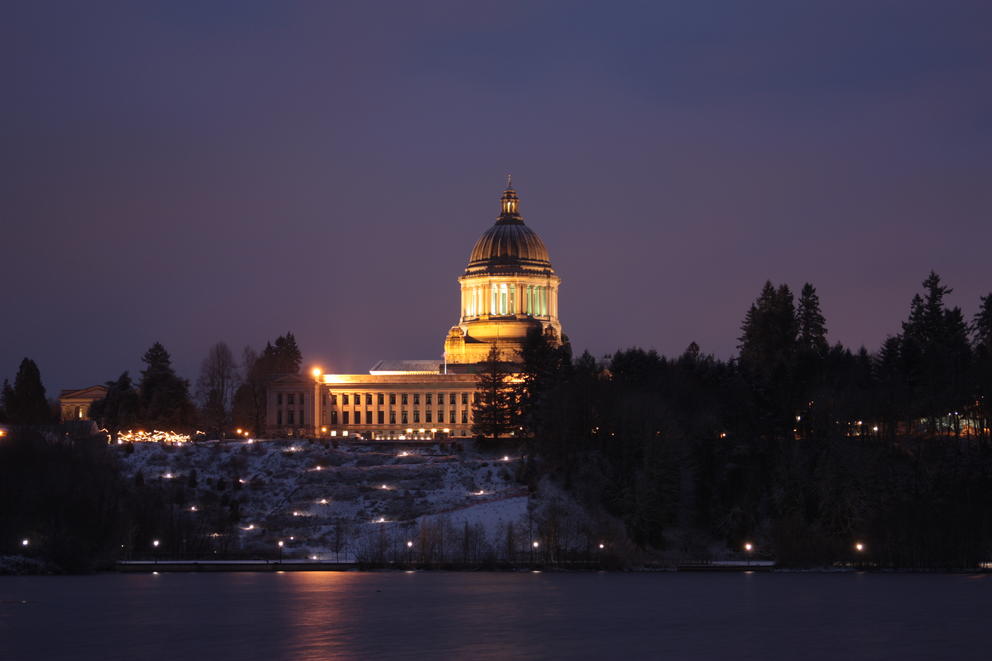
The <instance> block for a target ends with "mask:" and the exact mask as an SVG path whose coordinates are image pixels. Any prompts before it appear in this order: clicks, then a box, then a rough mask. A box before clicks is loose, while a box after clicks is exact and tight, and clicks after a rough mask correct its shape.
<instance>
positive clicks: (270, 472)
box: [115, 440, 530, 561]
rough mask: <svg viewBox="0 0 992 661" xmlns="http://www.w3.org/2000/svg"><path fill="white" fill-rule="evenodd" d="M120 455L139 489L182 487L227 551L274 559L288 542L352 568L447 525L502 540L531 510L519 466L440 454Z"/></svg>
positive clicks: (307, 447)
mask: <svg viewBox="0 0 992 661" xmlns="http://www.w3.org/2000/svg"><path fill="white" fill-rule="evenodd" d="M115 450H116V451H117V452H118V453H119V456H120V458H121V460H122V462H123V464H124V467H125V468H124V470H125V472H126V474H128V475H129V477H131V479H139V478H137V474H138V473H140V474H141V477H140V479H142V480H143V481H144V482H145V483H146V484H153V483H160V484H162V485H163V486H168V485H170V484H174V485H177V486H178V485H183V486H184V487H185V488H184V489H183V490H181V491H182V492H183V494H184V499H183V502H182V503H180V506H181V508H182V509H183V510H184V511H185V513H186V515H187V516H190V517H199V518H198V519H197V520H199V521H202V522H203V525H204V526H207V527H208V528H209V529H210V534H211V535H212V536H213V537H214V538H215V539H216V540H217V544H218V548H220V549H222V550H223V551H225V552H227V551H245V552H253V553H265V552H271V551H272V549H274V548H275V545H276V544H277V542H278V541H280V540H281V541H283V544H284V547H283V548H284V552H285V553H286V554H287V557H317V558H320V559H322V560H323V559H334V558H337V559H340V560H342V561H345V560H350V559H353V558H354V557H355V555H356V554H361V553H362V551H363V549H368V548H369V547H370V545H372V544H373V541H374V542H375V543H376V544H379V545H383V544H385V545H389V546H402V545H404V544H406V540H410V539H411V538H412V537H413V536H414V535H415V534H417V531H418V530H419V529H420V528H422V527H423V524H424V523H425V522H433V523H435V524H436V523H437V522H439V521H443V522H444V525H447V526H449V528H450V527H452V526H453V527H465V526H466V525H468V526H472V527H473V529H475V530H479V531H481V534H483V535H485V536H486V537H488V538H489V539H492V540H495V539H496V537H497V536H498V535H499V534H500V532H501V531H503V530H505V529H506V526H507V525H509V524H513V525H515V526H521V529H525V528H523V526H525V525H526V522H525V518H526V516H527V513H528V501H529V500H530V499H529V498H528V496H527V493H526V489H525V488H523V487H522V486H521V485H520V484H519V483H516V482H514V481H513V473H514V471H515V469H516V464H517V458H516V457H511V456H506V457H504V456H501V455H500V456H490V455H486V454H483V453H478V452H472V451H469V452H464V453H458V454H452V453H449V452H446V451H445V450H443V449H442V447H441V446H439V445H433V446H409V447H399V446H397V447H392V446H386V447H383V446H370V445H365V446H360V445H357V446H345V445H341V446H339V447H337V448H335V447H333V445H331V444H330V443H328V442H317V441H307V440H292V441H291V440H269V441H259V440H256V441H252V442H248V441H241V440H238V441H230V442H208V443H197V444H186V445H181V446H172V445H163V444H158V443H135V444H132V445H123V446H116V447H115ZM177 491H180V490H178V489H177ZM411 544H412V540H411ZM410 548H412V546H411V547H410Z"/></svg>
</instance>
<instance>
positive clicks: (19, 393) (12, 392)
mask: <svg viewBox="0 0 992 661" xmlns="http://www.w3.org/2000/svg"><path fill="white" fill-rule="evenodd" d="M3 410H4V415H5V417H6V418H7V421H8V422H10V423H13V424H20V425H41V424H46V423H50V422H52V412H51V409H50V408H49V406H48V400H47V399H46V398H45V386H44V385H42V383H41V372H40V371H39V370H38V366H37V365H36V364H35V362H34V361H33V360H31V359H30V358H25V359H23V360H22V361H21V365H20V367H19V368H18V369H17V376H16V377H15V378H14V386H13V387H10V385H9V384H8V383H7V382H4V388H3Z"/></svg>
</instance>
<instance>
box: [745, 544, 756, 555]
mask: <svg viewBox="0 0 992 661" xmlns="http://www.w3.org/2000/svg"><path fill="white" fill-rule="evenodd" d="M744 550H745V551H747V552H748V553H750V552H751V551H753V550H754V545H753V544H751V542H747V543H745V544H744Z"/></svg>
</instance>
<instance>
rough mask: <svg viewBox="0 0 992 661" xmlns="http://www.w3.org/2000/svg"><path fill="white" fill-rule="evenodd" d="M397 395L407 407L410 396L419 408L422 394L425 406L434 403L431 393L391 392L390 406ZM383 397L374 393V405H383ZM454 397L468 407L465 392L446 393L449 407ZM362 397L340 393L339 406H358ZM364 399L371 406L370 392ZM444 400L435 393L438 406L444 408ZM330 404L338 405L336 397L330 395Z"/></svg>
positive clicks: (440, 395)
mask: <svg viewBox="0 0 992 661" xmlns="http://www.w3.org/2000/svg"><path fill="white" fill-rule="evenodd" d="M397 394H398V395H399V401H400V404H402V405H408V404H409V403H410V396H411V395H412V396H413V404H414V406H419V405H420V400H421V397H420V395H421V394H423V396H424V397H423V400H424V403H425V404H427V405H428V406H430V405H432V404H434V401H435V400H434V393H432V392H426V393H419V392H415V393H405V392H403V393H395V392H391V393H389V403H390V404H395V403H396V400H397V397H396V395H397ZM385 395H386V394H385V393H381V392H380V393H376V394H375V396H374V399H375V403H376V404H379V405H383V404H385V402H386V397H385ZM456 395H461V402H462V406H468V393H467V392H463V393H454V392H449V393H448V397H447V399H448V404H449V405H451V406H454V405H455V402H456V401H457V399H458V398H457V397H456ZM362 397H363V395H362V393H353V394H352V393H341V405H342V406H346V405H349V404H351V403H352V402H354V404H356V405H360V404H361V403H362ZM364 399H365V405H366V406H372V400H373V394H372V393H370V392H368V393H365V395H364ZM444 400H445V393H443V392H439V393H437V404H438V406H444ZM330 402H331V404H337V403H338V395H336V394H332V395H331V396H330Z"/></svg>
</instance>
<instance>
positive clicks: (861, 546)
mask: <svg viewBox="0 0 992 661" xmlns="http://www.w3.org/2000/svg"><path fill="white" fill-rule="evenodd" d="M854 550H855V551H857V552H858V553H861V552H862V551H864V550H865V545H864V544H862V543H861V542H858V543H857V544H855V545H854Z"/></svg>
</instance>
